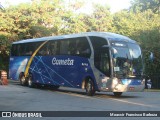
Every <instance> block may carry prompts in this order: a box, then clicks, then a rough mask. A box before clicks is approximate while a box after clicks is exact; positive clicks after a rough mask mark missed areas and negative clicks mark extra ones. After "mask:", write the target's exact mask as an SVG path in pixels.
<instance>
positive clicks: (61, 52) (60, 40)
mask: <svg viewBox="0 0 160 120" xmlns="http://www.w3.org/2000/svg"><path fill="white" fill-rule="evenodd" d="M9 78H10V79H12V80H19V81H20V84H21V85H28V86H29V87H34V85H36V84H40V85H50V86H53V87H54V88H55V89H57V88H59V87H60V86H67V87H73V88H82V89H86V93H87V95H89V96H92V95H94V93H95V91H109V92H113V93H114V95H115V96H120V95H121V94H122V93H123V92H138V91H143V90H144V87H145V81H144V79H143V61H142V54H141V49H140V47H139V45H138V44H137V43H136V41H134V40H131V39H130V38H128V37H125V36H122V35H119V34H115V33H108V32H87V33H80V34H71V35H62V36H51V37H43V38H35V39H27V40H21V41H17V42H13V44H12V48H11V55H10V66H9Z"/></svg>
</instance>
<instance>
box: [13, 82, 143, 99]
mask: <svg viewBox="0 0 160 120" xmlns="http://www.w3.org/2000/svg"><path fill="white" fill-rule="evenodd" d="M14 85H19V86H21V85H20V84H19V83H14ZM23 87H27V86H23ZM33 89H39V90H46V91H52V92H60V93H65V94H68V95H70V94H72V95H73V94H74V95H75V96H76V95H82V96H87V95H86V92H85V90H82V89H77V88H68V87H60V88H59V89H55V88H53V87H51V86H45V85H36V86H35V87H34V88H33ZM128 94H129V95H128ZM136 94H137V93H133V92H132V93H130V92H127V95H126V93H123V94H122V95H121V96H114V94H113V92H96V93H95V95H94V96H88V97H98V98H106V99H107V98H115V99H128V98H140V97H141V96H136Z"/></svg>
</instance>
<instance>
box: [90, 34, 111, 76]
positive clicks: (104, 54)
mask: <svg viewBox="0 0 160 120" xmlns="http://www.w3.org/2000/svg"><path fill="white" fill-rule="evenodd" d="M90 39H91V43H92V45H93V49H94V65H95V67H96V68H97V69H98V70H100V71H101V72H102V73H104V74H105V75H107V76H110V57H109V49H108V48H104V47H103V46H104V45H108V43H107V40H106V39H104V38H101V37H90Z"/></svg>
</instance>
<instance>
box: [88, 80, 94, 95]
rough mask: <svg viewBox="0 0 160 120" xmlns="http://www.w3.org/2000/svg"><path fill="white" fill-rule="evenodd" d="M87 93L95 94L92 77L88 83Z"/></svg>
mask: <svg viewBox="0 0 160 120" xmlns="http://www.w3.org/2000/svg"><path fill="white" fill-rule="evenodd" d="M86 93H87V95H88V96H93V95H94V94H95V90H94V84H93V81H92V80H91V79H89V80H88V81H87V83H86Z"/></svg>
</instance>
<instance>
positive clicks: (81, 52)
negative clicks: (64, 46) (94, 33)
mask: <svg viewBox="0 0 160 120" xmlns="http://www.w3.org/2000/svg"><path fill="white" fill-rule="evenodd" d="M76 49H77V50H76V51H77V54H78V56H81V57H86V58H90V56H91V48H90V45H89V43H88V40H87V39H86V38H85V37H81V38H79V40H77V47H76Z"/></svg>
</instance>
